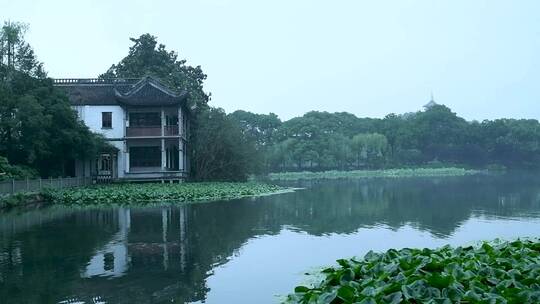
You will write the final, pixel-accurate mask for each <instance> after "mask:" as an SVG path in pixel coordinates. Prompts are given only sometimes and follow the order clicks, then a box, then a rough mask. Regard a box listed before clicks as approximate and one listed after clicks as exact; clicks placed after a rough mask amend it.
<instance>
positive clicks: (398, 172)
mask: <svg viewBox="0 0 540 304" xmlns="http://www.w3.org/2000/svg"><path fill="white" fill-rule="evenodd" d="M480 172H481V171H477V170H468V169H464V168H453V167H450V168H417V169H387V170H353V171H322V172H307V171H306V172H281V173H270V174H269V175H268V177H269V179H270V180H302V179H338V178H374V177H387V178H398V177H437V176H463V175H471V174H477V173H480Z"/></svg>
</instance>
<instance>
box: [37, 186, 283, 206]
mask: <svg viewBox="0 0 540 304" xmlns="http://www.w3.org/2000/svg"><path fill="white" fill-rule="evenodd" d="M284 190H285V188H282V187H279V186H275V185H269V184H264V183H254V182H249V183H225V182H223V183H218V182H215V183H181V184H160V183H159V184H158V183H152V184H112V185H98V186H92V187H84V188H70V189H60V190H52V189H49V190H46V191H44V192H43V193H42V196H43V198H44V200H45V201H47V202H49V203H54V204H65V205H96V204H132V203H137V204H146V203H153V202H163V201H170V202H193V201H210V200H222V199H233V198H240V197H245V196H256V195H263V194H270V193H274V192H278V191H284Z"/></svg>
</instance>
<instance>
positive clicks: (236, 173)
mask: <svg viewBox="0 0 540 304" xmlns="http://www.w3.org/2000/svg"><path fill="white" fill-rule="evenodd" d="M199 122H200V124H199V127H198V128H197V129H194V130H193V135H194V136H193V142H192V143H191V144H192V145H193V146H194V147H193V151H194V152H193V154H192V163H193V166H192V168H193V172H192V173H193V178H194V179H195V180H200V181H203V180H234V181H243V180H246V179H247V177H248V175H249V174H250V173H252V172H257V171H258V168H256V166H257V164H258V162H257V160H256V159H255V158H256V153H255V152H256V151H255V145H254V144H252V143H250V142H248V138H247V137H245V136H244V135H243V133H242V131H241V129H240V127H239V126H238V124H237V123H236V122H235V121H234V120H232V119H230V118H229V117H227V115H226V114H225V111H223V110H222V109H217V108H208V109H206V110H204V111H201V112H200V114H199Z"/></svg>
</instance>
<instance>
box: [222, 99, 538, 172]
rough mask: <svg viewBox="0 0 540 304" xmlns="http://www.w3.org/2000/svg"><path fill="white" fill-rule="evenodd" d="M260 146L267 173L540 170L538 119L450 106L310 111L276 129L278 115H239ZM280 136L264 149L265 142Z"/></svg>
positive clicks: (240, 124) (279, 122) (247, 130)
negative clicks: (483, 114) (370, 112)
mask: <svg viewBox="0 0 540 304" xmlns="http://www.w3.org/2000/svg"><path fill="white" fill-rule="evenodd" d="M229 116H231V117H233V118H234V119H235V120H237V122H238V125H239V126H240V127H242V128H243V130H244V134H245V135H246V136H250V137H253V140H254V142H256V143H257V151H259V159H261V162H262V163H264V164H265V166H264V171H266V172H279V171H301V170H311V171H322V170H351V169H378V168H398V167H420V166H431V167H437V166H443V165H461V166H466V167H472V168H484V167H487V166H491V165H498V166H504V167H508V168H523V169H535V168H539V167H540V123H539V122H538V121H537V120H534V119H496V120H484V121H482V122H476V121H472V122H469V121H466V120H465V119H463V118H461V117H459V116H457V115H456V113H454V112H452V111H451V110H450V109H449V108H448V107H446V106H444V105H433V106H431V107H429V108H426V109H424V110H423V111H418V112H415V113H407V114H403V115H396V114H389V115H387V116H386V117H384V118H382V119H376V118H358V117H356V116H354V115H353V114H350V113H343V112H342V113H328V112H317V111H312V112H308V113H306V114H305V115H303V116H302V117H295V118H292V119H290V120H287V121H284V122H281V121H279V120H275V121H274V123H273V124H272V125H271V126H267V125H265V124H262V123H261V121H265V119H269V118H270V117H272V118H273V117H275V114H272V113H271V114H269V115H268V117H265V115H264V114H253V113H249V112H245V111H237V112H234V113H231V114H229ZM263 134H272V135H271V136H270V137H268V136H267V137H266V138H265V142H264V144H261V143H260V141H259V140H257V139H258V138H260V137H262V136H263Z"/></svg>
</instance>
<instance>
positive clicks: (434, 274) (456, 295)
mask: <svg viewBox="0 0 540 304" xmlns="http://www.w3.org/2000/svg"><path fill="white" fill-rule="evenodd" d="M337 262H338V264H339V266H337V267H330V268H327V269H324V270H322V272H321V275H322V276H323V277H324V279H323V281H322V282H321V283H320V284H318V285H317V286H314V287H306V286H298V287H296V288H295V292H294V294H291V295H289V296H288V297H287V300H286V303H301V304H307V303H332V304H339V303H445V304H446V303H449V304H450V303H540V242H539V240H538V239H531V240H516V241H512V242H501V241H497V242H491V243H488V242H485V243H483V244H482V245H479V246H469V247H457V248H452V247H450V246H445V247H442V248H440V249H402V250H394V249H391V250H388V251H387V252H386V253H373V252H369V253H368V254H366V256H365V257H364V258H363V259H354V258H353V259H348V260H345V259H344V260H338V261H337Z"/></svg>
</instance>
